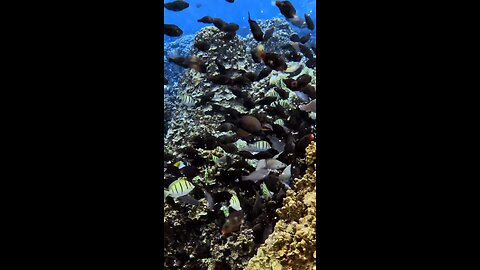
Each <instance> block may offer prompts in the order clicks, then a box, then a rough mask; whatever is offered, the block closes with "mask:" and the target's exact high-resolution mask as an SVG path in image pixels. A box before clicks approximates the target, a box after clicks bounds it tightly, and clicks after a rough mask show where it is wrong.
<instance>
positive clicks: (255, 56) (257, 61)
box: [250, 49, 262, 63]
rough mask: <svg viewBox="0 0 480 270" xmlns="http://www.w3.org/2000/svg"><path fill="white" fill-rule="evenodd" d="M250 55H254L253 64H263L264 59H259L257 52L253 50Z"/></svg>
mask: <svg viewBox="0 0 480 270" xmlns="http://www.w3.org/2000/svg"><path fill="white" fill-rule="evenodd" d="M250 53H251V54H252V59H253V62H255V63H261V62H262V59H261V58H260V57H258V55H257V53H256V51H255V50H253V49H252V50H251V51H250Z"/></svg>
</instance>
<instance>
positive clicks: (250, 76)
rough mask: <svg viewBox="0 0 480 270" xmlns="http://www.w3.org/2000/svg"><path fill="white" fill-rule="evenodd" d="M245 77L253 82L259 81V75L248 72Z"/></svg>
mask: <svg viewBox="0 0 480 270" xmlns="http://www.w3.org/2000/svg"><path fill="white" fill-rule="evenodd" d="M243 77H245V78H247V79H249V80H250V81H251V82H254V81H257V80H258V76H257V74H255V73H253V72H247V73H245V74H243Z"/></svg>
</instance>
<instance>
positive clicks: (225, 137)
mask: <svg viewBox="0 0 480 270" xmlns="http://www.w3.org/2000/svg"><path fill="white" fill-rule="evenodd" d="M217 140H218V142H219V143H221V144H228V143H233V142H236V141H237V140H238V138H237V136H235V135H233V136H230V135H221V136H220V137H218V139H217Z"/></svg>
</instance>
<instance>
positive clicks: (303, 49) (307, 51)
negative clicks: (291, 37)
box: [298, 43, 313, 59]
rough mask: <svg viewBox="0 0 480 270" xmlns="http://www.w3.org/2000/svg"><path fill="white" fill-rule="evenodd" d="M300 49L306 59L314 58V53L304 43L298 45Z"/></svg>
mask: <svg viewBox="0 0 480 270" xmlns="http://www.w3.org/2000/svg"><path fill="white" fill-rule="evenodd" d="M298 47H299V48H300V51H301V52H302V53H303V55H305V57H307V58H308V59H312V58H313V53H312V51H311V50H310V48H308V47H307V46H305V45H304V44H302V43H298Z"/></svg>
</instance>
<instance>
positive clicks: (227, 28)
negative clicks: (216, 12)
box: [220, 23, 240, 32]
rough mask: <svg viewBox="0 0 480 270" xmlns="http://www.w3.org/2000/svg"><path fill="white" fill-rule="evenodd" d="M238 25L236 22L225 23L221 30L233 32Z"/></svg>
mask: <svg viewBox="0 0 480 270" xmlns="http://www.w3.org/2000/svg"><path fill="white" fill-rule="evenodd" d="M239 28H240V27H239V26H238V24H236V23H227V24H225V25H224V26H223V27H222V29H220V30H222V31H223V32H235V31H237V30H238V29H239Z"/></svg>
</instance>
